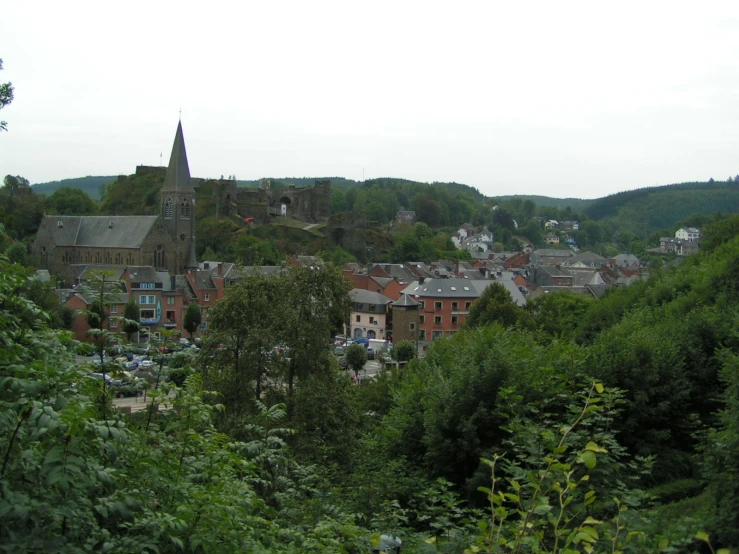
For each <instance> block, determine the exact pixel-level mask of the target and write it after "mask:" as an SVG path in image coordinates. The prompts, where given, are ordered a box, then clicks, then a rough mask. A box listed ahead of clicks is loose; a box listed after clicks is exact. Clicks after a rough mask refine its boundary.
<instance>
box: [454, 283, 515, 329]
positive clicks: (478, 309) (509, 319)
mask: <svg viewBox="0 0 739 554" xmlns="http://www.w3.org/2000/svg"><path fill="white" fill-rule="evenodd" d="M522 313H523V312H522V310H521V308H519V307H518V306H517V305H516V303H515V302H514V301H513V298H512V297H511V293H509V292H508V290H506V288H505V287H504V286H503V285H501V284H500V283H497V282H494V283H491V284H490V285H488V287H487V288H486V289H485V292H483V293H482V295H481V296H480V298H478V299H477V300H475V301H474V302H473V303H472V306H470V315H469V317H468V318H467V321H466V322H465V325H466V326H467V327H469V328H474V327H480V326H482V325H490V324H492V323H500V324H501V325H504V326H506V327H510V326H513V325H515V324H516V323H517V322H518V321H519V320H520V319H521V317H522Z"/></svg>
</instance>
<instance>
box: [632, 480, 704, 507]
mask: <svg viewBox="0 0 739 554" xmlns="http://www.w3.org/2000/svg"><path fill="white" fill-rule="evenodd" d="M705 489H706V483H705V482H704V481H700V480H698V479H676V480H675V481H670V482H669V483H665V484H664V485H659V486H658V487H653V488H651V489H649V490H648V491H647V494H648V495H649V497H650V498H652V499H654V501H655V502H658V503H660V504H669V503H671V502H678V501H680V500H684V499H686V498H693V497H694V496H698V495H699V494H701V493H702V492H703V491H704V490H705Z"/></svg>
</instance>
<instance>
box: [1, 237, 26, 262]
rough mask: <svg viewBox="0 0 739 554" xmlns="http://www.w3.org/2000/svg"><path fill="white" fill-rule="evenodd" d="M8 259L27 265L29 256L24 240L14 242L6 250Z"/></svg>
mask: <svg viewBox="0 0 739 554" xmlns="http://www.w3.org/2000/svg"><path fill="white" fill-rule="evenodd" d="M5 254H6V255H7V256H8V259H9V260H10V261H11V263H14V264H20V265H26V259H27V258H28V248H27V247H26V245H25V244H24V243H22V242H14V243H13V244H11V245H10V247H9V248H8V249H7V250H6V251H5Z"/></svg>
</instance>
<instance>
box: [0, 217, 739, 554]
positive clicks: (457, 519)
mask: <svg viewBox="0 0 739 554" xmlns="http://www.w3.org/2000/svg"><path fill="white" fill-rule="evenodd" d="M738 225H739V218H734V219H729V220H725V221H722V222H719V223H718V224H716V225H714V226H713V227H711V228H709V229H707V231H706V232H707V241H706V244H708V245H710V248H706V249H704V251H703V252H702V253H700V254H699V255H697V256H695V257H693V258H691V259H689V260H687V261H686V263H685V264H683V265H682V266H681V267H679V268H675V269H669V270H663V271H662V272H658V273H657V274H656V275H653V277H652V278H651V280H650V281H649V282H647V283H642V284H638V285H635V286H632V287H629V288H624V289H617V290H614V291H612V292H611V293H609V294H608V295H606V297H605V298H603V299H602V300H599V301H593V302H590V303H587V304H582V303H579V302H577V301H573V299H572V298H571V297H569V296H567V295H563V296H558V295H553V296H550V297H548V298H547V299H546V301H544V300H542V301H541V302H540V301H536V302H533V303H532V305H531V306H530V308H529V309H528V310H527V311H526V312H520V311H519V312H515V313H516V315H517V316H518V317H515V318H512V317H511V316H510V314H511V312H510V310H508V309H507V306H506V305H505V304H506V302H508V301H510V300H509V299H506V298H505V297H501V298H497V297H496V298H497V300H496V302H492V301H491V302H489V303H487V304H486V305H485V306H482V305H481V310H480V312H479V314H478V317H477V318H476V319H475V320H473V322H472V323H471V324H470V325H469V327H468V328H467V329H464V330H463V331H461V332H459V333H457V334H456V335H455V336H454V337H452V338H451V339H445V340H441V341H438V342H436V343H435V344H434V345H433V347H432V348H430V349H429V351H428V353H427V355H426V357H425V358H424V359H423V360H417V359H413V360H411V361H410V362H409V363H408V365H407V366H406V368H405V369H402V370H397V371H395V372H394V373H387V374H386V375H384V376H382V377H380V378H379V379H377V380H376V381H375V382H373V383H371V384H367V385H365V386H361V387H359V386H355V385H353V384H352V383H351V381H350V379H349V376H348V372H347V371H345V370H341V369H339V368H338V367H337V364H336V362H335V360H334V358H333V356H332V354H331V353H330V351H329V350H328V349H327V348H326V345H327V344H328V340H329V338H330V337H331V336H333V333H334V330H335V328H336V326H337V324H338V323H340V322H341V321H343V319H342V318H344V317H345V315H346V310H347V306H348V303H346V302H347V300H346V292H347V291H346V284H345V283H344V282H343V281H342V279H341V276H340V272H339V271H338V270H336V269H334V268H332V267H331V266H326V267H324V268H321V270H320V271H319V272H311V271H309V270H305V269H304V268H298V269H296V270H294V271H292V270H291V271H290V272H288V273H286V274H285V275H283V276H281V277H278V278H276V279H274V280H268V279H267V278H264V277H261V276H258V275H247V276H246V278H245V279H244V284H243V285H240V284H237V285H235V286H234V287H233V288H232V289H231V291H233V292H230V293H229V294H228V295H227V298H226V300H224V302H223V304H219V306H221V305H222V306H224V308H222V309H221V310H222V311H221V313H218V312H217V311H216V308H217V307H216V308H214V313H213V314H212V317H213V320H212V325H213V335H212V337H211V338H210V339H209V341H206V343H207V344H206V345H205V347H204V348H203V350H202V351H201V352H200V355H199V357H198V358H197V359H196V361H195V363H194V364H193V367H192V368H191V369H190V371H189V376H188V377H187V379H186V380H185V382H184V385H183V386H182V387H177V386H176V385H166V387H164V388H163V389H162V390H161V391H160V392H159V393H156V392H155V398H156V402H155V404H154V405H156V404H169V405H171V408H172V409H169V410H156V411H155V410H151V411H148V412H144V413H143V414H141V415H130V416H127V415H122V414H120V413H118V412H117V411H116V410H115V409H113V407H112V406H111V405H110V401H109V399H107V398H105V397H103V396H102V394H103V391H102V390H101V383H100V382H99V381H93V380H90V379H87V378H86V377H85V374H84V372H80V370H79V369H78V368H77V366H76V365H75V364H74V362H73V357H72V354H71V353H72V351H73V349H74V346H75V345H74V341H72V340H71V337H70V336H69V334H67V333H65V332H63V331H57V330H54V329H52V328H51V327H50V325H49V322H50V316H49V315H48V314H47V313H46V312H45V311H44V310H42V309H40V308H39V306H38V305H37V304H35V303H34V302H33V301H31V300H30V299H29V291H30V288H31V283H32V281H29V278H28V275H27V274H26V272H25V270H24V269H23V268H22V267H21V266H20V265H18V264H11V263H10V262H9V261H8V260H7V259H4V260H2V261H1V262H0V265H2V268H1V269H2V271H1V272H0V428H1V429H0V456H2V467H1V468H0V516H1V517H0V549H2V550H3V551H7V552H11V551H12V552H19V551H21V552H23V551H42V550H43V551H54V552H76V551H79V552H87V551H90V550H103V551H108V552H131V551H142V552H183V551H184V552H238V551H248V552H368V551H369V550H371V548H372V546H373V544H374V545H379V544H380V542H379V541H380V535H381V534H384V535H391V536H397V537H399V538H401V539H402V541H403V544H404V551H407V552H509V551H510V552H645V551H655V552H656V551H663V552H707V551H710V549H713V550H714V551H721V552H728V550H720V549H728V548H736V547H737V545H739V536H738V535H737V529H739V521H737V517H738V516H737V514H739V509H737V508H738V507H739V506H738V504H739V490H737V483H739V463H738V462H737V460H739V456H737V454H739V429H737V421H739V417H738V416H737V413H738V412H737V411H738V410H739V388H738V387H739V336H738V335H737V333H736V329H737V323H739V321H737V313H738V312H737V300H738V299H739V281H738V280H737V279H738V277H737V276H738V275H739V268H738V267H737V260H739V237H737V236H736V233H735V229H736V228H737V226H738ZM319 298H321V299H323V300H327V299H328V300H329V302H328V303H326V302H322V303H318V299H319ZM321 306H328V307H327V308H324V309H320V310H319V309H317V308H319V307H321ZM482 308H484V310H483V309H482ZM568 314H570V316H569V317H568ZM275 346H278V347H279V348H278V349H277V350H279V353H278V352H277V351H276V350H274V349H273V347H275ZM168 387H171V389H170V388H168ZM170 390H171V391H173V396H168V395H167V394H166V393H168V392H169V391H170ZM103 406H104V408H103Z"/></svg>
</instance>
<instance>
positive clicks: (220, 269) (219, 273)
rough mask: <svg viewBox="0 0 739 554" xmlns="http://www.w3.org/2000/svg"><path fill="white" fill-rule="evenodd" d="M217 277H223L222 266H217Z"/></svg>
mask: <svg viewBox="0 0 739 554" xmlns="http://www.w3.org/2000/svg"><path fill="white" fill-rule="evenodd" d="M218 275H223V264H218Z"/></svg>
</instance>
